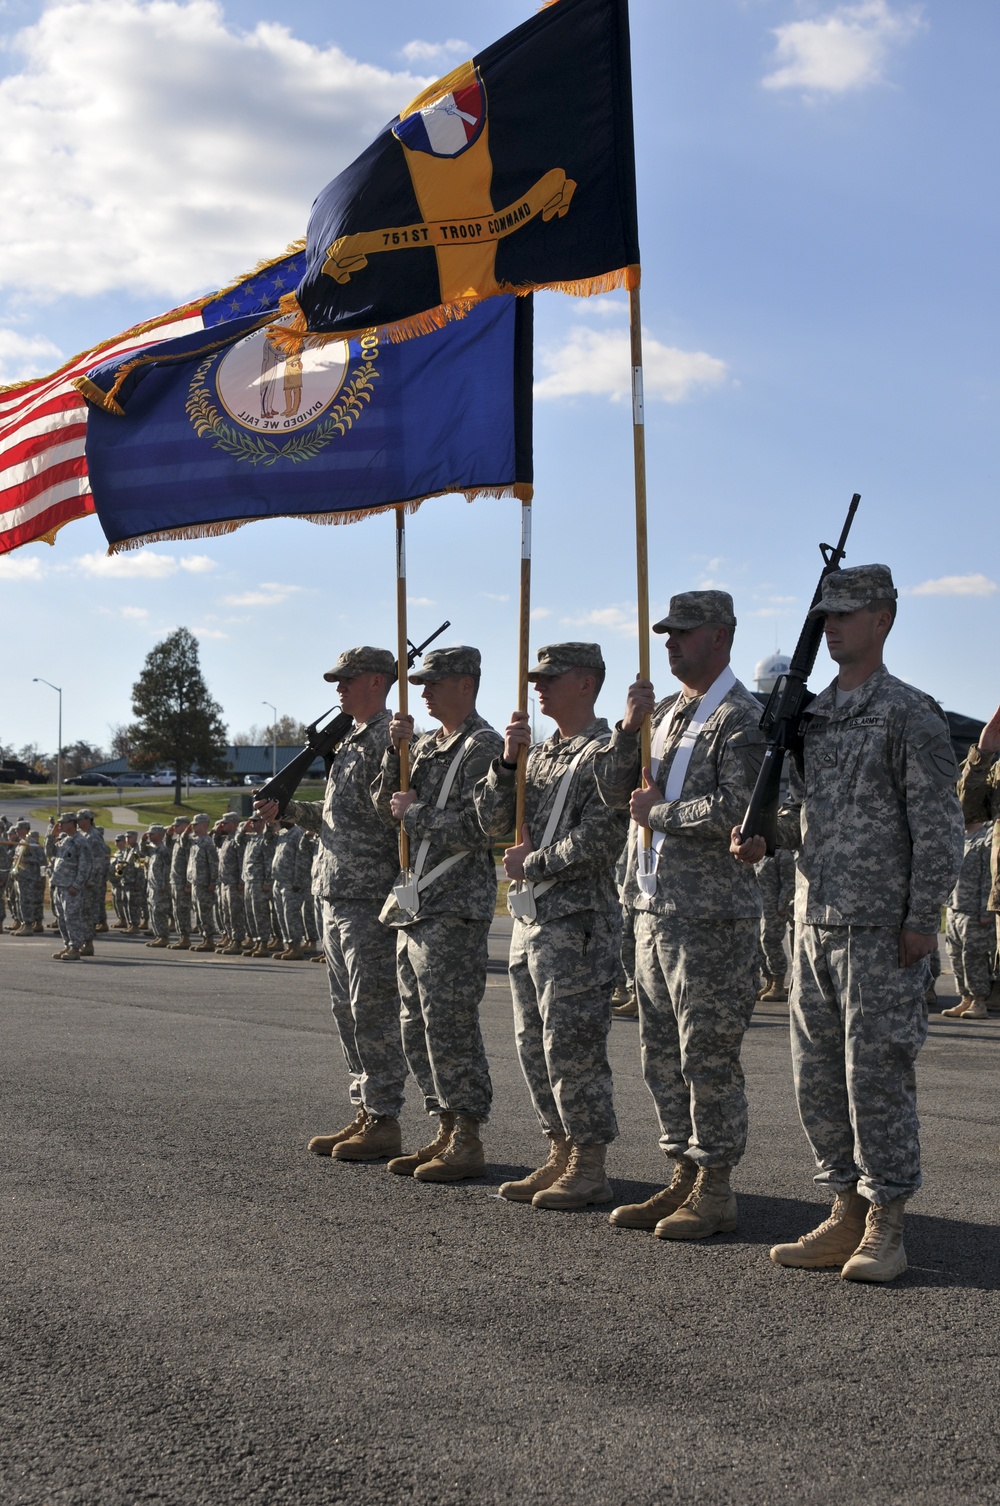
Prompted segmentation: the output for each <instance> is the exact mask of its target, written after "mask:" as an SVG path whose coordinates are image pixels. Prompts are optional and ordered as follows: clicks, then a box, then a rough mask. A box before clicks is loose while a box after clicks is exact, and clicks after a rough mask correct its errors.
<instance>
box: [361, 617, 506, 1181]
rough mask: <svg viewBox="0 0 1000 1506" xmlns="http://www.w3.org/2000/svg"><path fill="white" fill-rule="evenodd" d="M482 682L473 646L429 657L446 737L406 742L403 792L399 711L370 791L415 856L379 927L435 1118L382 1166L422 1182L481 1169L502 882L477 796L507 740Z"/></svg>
mask: <svg viewBox="0 0 1000 1506" xmlns="http://www.w3.org/2000/svg"><path fill="white" fill-rule="evenodd" d="M479 676H480V657H479V651H478V649H474V648H469V647H467V646H465V645H462V646H459V647H455V648H439V649H433V650H431V652H429V653H428V654H427V655H426V656H425V658H424V662H423V666H422V667H421V669H420V672H419V673H418V674H412V675H410V677H409V678H410V684H411V685H422V686H423V687H424V689H423V698H424V703H425V705H426V707H427V710H428V711H429V712H430V714H431V716H432V717H434V718H435V720H436V721H440V722H441V729H440V731H438V732H427V733H424V734H423V736H421V737H419V738H417V740H416V742H415V743H414V744H413V748H412V764H411V769H410V789H409V790H408V791H406V792H402V791H401V790H400V788H399V785H400V764H399V747H400V744H401V743H402V742H403V741H404V740H409V739H410V738H411V737H412V735H413V718H412V717H408V716H407V717H403V716H400V715H399V714H398V713H397V715H396V716H394V717H393V719H392V721H391V723H390V724H389V735H390V737H391V739H392V746H391V748H389V749H388V750H387V752H386V754H385V757H384V758H383V760H382V770H381V774H380V776H379V779H378V781H377V783H376V785H375V787H374V790H373V795H374V799H375V803H376V808H377V809H378V812H379V815H380V816H381V817H382V819H383V821H385V822H386V824H387V825H393V824H394V823H395V822H397V821H401V822H402V825H403V829H404V831H405V832H406V834H407V836H408V837H409V839H410V843H411V848H412V851H411V854H410V860H411V867H410V869H408V870H407V871H406V872H405V873H401V874H400V876H399V879H398V881H397V884H396V886H395V887H394V890H393V892H392V893H391V894H390V895H389V897H388V899H387V900H386V902H385V905H384V906H383V908H382V914H381V919H382V922H383V924H384V925H387V926H390V927H392V929H393V930H395V932H396V975H397V979H398V982H399V996H400V1001H401V1004H402V1029H403V1049H404V1051H405V1052H406V1060H407V1063H408V1065H409V1068H410V1071H411V1072H412V1073H413V1075H414V1077H415V1078H416V1079H417V1082H418V1083H419V1085H420V1089H421V1092H422V1093H423V1095H424V1107H425V1109H426V1110H427V1112H428V1113H429V1114H434V1115H439V1116H440V1123H439V1128H438V1133H437V1135H436V1136H435V1138H434V1140H433V1141H431V1142H430V1143H429V1144H427V1145H424V1146H421V1147H420V1149H419V1150H417V1151H415V1152H414V1153H413V1154H412V1155H409V1156H398V1157H396V1159H395V1160H393V1161H390V1163H389V1170H390V1171H395V1172H398V1173H399V1174H400V1175H404V1176H413V1177H416V1179H417V1180H418V1181H421V1182H457V1181H460V1180H462V1179H463V1178H466V1177H475V1176H480V1175H481V1174H482V1172H483V1171H484V1169H485V1164H486V1162H485V1155H484V1152H483V1144H482V1140H481V1138H480V1133H479V1132H480V1128H481V1126H482V1125H483V1124H484V1123H485V1122H486V1120H487V1119H488V1118H489V1112H490V1105H491V1103H492V1099H493V1086H492V1083H491V1082H490V1072H489V1066H488V1064H487V1061H486V1051H485V1048H484V1046H483V1038H482V1034H481V1032H480V1029H479V1005H480V1003H481V1001H482V997H483V994H484V993H485V991H486V963H487V937H488V935H489V929H490V922H491V921H492V919H493V913H494V909H495V906H496V890H497V879H496V866H495V864H494V861H493V851H492V844H491V842H490V839H489V837H487V836H486V834H485V832H484V831H483V829H482V827H481V826H480V824H479V820H478V818H477V816H476V808H475V802H474V799H473V794H474V791H475V788H476V785H477V784H478V783H479V781H480V779H482V777H483V775H484V774H485V773H486V771H487V769H488V768H489V766H490V764H491V763H492V762H493V760H494V758H496V757H498V756H499V754H500V753H501V752H502V750H503V738H502V737H501V736H500V735H499V733H497V732H495V731H494V730H493V728H492V727H490V726H489V724H488V723H487V722H486V721H484V720H483V718H482V717H481V716H479V715H478V713H477V711H476V694H477V692H478V688H479ZM446 785H450V787H449V788H447V790H446ZM442 797H444V798H442ZM400 899H402V901H403V903H402V905H401V903H400Z"/></svg>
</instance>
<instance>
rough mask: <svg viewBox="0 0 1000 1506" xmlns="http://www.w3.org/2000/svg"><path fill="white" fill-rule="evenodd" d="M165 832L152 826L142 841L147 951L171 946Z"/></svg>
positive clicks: (167, 858) (156, 825)
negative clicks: (149, 937) (150, 934)
mask: <svg viewBox="0 0 1000 1506" xmlns="http://www.w3.org/2000/svg"><path fill="white" fill-rule="evenodd" d="M165 839H166V828H165V827H163V826H161V825H160V824H159V822H155V823H154V824H153V825H152V826H151V827H150V828H149V830H148V831H147V832H146V833H145V835H144V837H143V839H142V844H141V845H142V853H143V858H144V860H145V865H146V908H147V910H148V913H149V924H150V929H151V930H152V932H153V939H152V941H147V942H146V945H147V946H149V947H156V948H157V949H162V948H164V947H166V946H169V944H170V852H169V849H168V848H167V844H166V840H165Z"/></svg>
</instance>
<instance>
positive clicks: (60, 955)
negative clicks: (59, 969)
mask: <svg viewBox="0 0 1000 1506" xmlns="http://www.w3.org/2000/svg"><path fill="white" fill-rule="evenodd" d="M68 951H69V948H68V947H63V948H62V949H61V950H60V951H58V952H53V953H52V955H53V957H54V958H55V959H56V961H57V962H61V961H62V959H63V958H64V957H65V955H66V953H67V952H68Z"/></svg>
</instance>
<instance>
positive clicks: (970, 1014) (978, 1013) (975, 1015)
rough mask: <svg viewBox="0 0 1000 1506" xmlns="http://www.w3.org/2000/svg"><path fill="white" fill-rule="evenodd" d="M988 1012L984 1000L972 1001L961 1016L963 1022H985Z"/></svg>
mask: <svg viewBox="0 0 1000 1506" xmlns="http://www.w3.org/2000/svg"><path fill="white" fill-rule="evenodd" d="M988 1013H989V1010H988V1009H987V1008H986V1000H985V999H973V1000H972V1002H971V1003H970V1005H969V1007H968V1009H967V1010H966V1011H965V1013H964V1015H963V1016H962V1019H963V1020H985V1018H986V1016H987V1014H988Z"/></svg>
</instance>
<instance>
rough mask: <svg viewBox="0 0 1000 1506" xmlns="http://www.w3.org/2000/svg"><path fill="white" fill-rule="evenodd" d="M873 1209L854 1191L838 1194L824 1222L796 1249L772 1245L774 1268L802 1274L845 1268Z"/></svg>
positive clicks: (799, 1240) (798, 1241) (793, 1246)
mask: <svg viewBox="0 0 1000 1506" xmlns="http://www.w3.org/2000/svg"><path fill="white" fill-rule="evenodd" d="M870 1207H871V1204H870V1203H869V1201H868V1199H867V1198H864V1197H862V1196H861V1194H860V1193H859V1192H857V1191H856V1189H855V1188H853V1187H848V1188H846V1189H845V1191H843V1192H838V1193H837V1197H836V1200H835V1201H834V1204H833V1207H832V1208H831V1210H830V1212H829V1214H828V1216H827V1217H826V1218H825V1219H824V1220H823V1222H822V1223H821V1224H817V1225H816V1228H815V1229H812V1230H811V1231H810V1232H809V1233H808V1234H803V1235H802V1236H801V1238H799V1239H797V1240H796V1241H795V1243H794V1244H793V1245H772V1247H771V1259H772V1260H773V1261H774V1263H775V1265H788V1266H794V1267H796V1269H798V1270H802V1271H818V1270H822V1269H824V1268H825V1267H829V1266H842V1265H843V1264H844V1261H845V1260H847V1258H848V1256H850V1255H853V1254H854V1251H855V1250H856V1249H857V1248H858V1245H859V1244H860V1243H861V1237H862V1235H863V1234H864V1232H865V1217H866V1215H867V1213H868V1209H869V1208H870Z"/></svg>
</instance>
